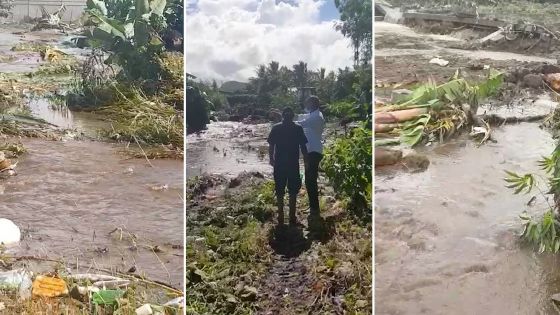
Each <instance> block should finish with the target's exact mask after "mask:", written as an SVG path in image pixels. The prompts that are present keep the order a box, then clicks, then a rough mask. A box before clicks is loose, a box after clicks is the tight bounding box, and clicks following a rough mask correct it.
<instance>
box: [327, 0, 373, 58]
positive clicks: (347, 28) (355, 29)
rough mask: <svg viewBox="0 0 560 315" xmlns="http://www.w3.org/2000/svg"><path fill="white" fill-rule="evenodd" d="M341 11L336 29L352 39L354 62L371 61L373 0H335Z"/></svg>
mask: <svg viewBox="0 0 560 315" xmlns="http://www.w3.org/2000/svg"><path fill="white" fill-rule="evenodd" d="M334 3H335V5H336V8H337V9H338V11H339V12H340V20H341V22H340V23H339V24H337V25H336V29H337V30H339V31H341V32H342V34H343V35H344V36H346V37H348V38H350V40H351V41H352V47H353V48H354V62H355V63H356V64H359V63H360V62H362V63H364V64H367V63H369V62H370V61H371V57H372V50H373V47H372V46H373V39H372V19H371V16H372V11H371V10H372V1H371V0H335V1H334Z"/></svg>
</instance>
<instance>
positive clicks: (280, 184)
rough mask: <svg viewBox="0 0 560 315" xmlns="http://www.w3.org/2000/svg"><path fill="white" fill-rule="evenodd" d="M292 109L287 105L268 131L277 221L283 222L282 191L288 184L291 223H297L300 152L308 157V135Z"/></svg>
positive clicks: (305, 157) (284, 192) (283, 193)
mask: <svg viewBox="0 0 560 315" xmlns="http://www.w3.org/2000/svg"><path fill="white" fill-rule="evenodd" d="M293 120H294V111H293V110H292V109H291V108H286V109H284V111H283V112H282V122H281V123H279V124H276V125H274V126H273V127H272V130H271V131H270V134H269V135H268V143H269V149H268V152H269V157H270V165H272V166H273V167H274V184H275V190H276V198H277V202H278V225H283V224H284V195H285V194H286V186H288V195H289V198H290V199H289V206H290V225H296V224H297V220H296V199H297V194H298V192H299V190H300V188H301V177H300V175H299V152H300V150H301V153H302V154H303V158H304V160H306V159H307V147H306V146H305V144H306V143H307V138H306V137H305V134H304V133H303V128H302V127H301V126H299V125H296V124H295V123H294V121H293Z"/></svg>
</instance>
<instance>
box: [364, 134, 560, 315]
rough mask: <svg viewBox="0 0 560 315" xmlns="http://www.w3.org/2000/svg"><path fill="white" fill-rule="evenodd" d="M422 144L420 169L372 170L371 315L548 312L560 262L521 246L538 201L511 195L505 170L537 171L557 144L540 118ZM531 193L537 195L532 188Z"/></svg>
mask: <svg viewBox="0 0 560 315" xmlns="http://www.w3.org/2000/svg"><path fill="white" fill-rule="evenodd" d="M494 138H495V139H496V140H497V143H489V144H486V145H483V146H481V147H476V144H475V143H473V142H472V141H471V140H469V139H459V140H456V141H453V142H451V143H448V144H444V145H441V146H438V147H436V148H433V149H429V150H426V152H425V153H426V154H427V155H428V157H429V158H430V160H431V165H430V167H429V168H428V170H427V171H426V172H423V173H416V174H411V173H403V172H394V171H391V170H388V169H377V170H376V194H375V201H376V210H375V238H376V239H375V259H376V261H375V287H376V290H375V303H376V314H555V311H554V308H553V306H552V303H551V301H550V296H551V295H552V294H555V293H558V292H560V271H559V269H558V264H559V263H560V260H559V259H558V258H555V257H552V255H545V254H542V255H539V254H537V253H535V252H534V251H533V250H532V249H530V248H526V247H525V246H523V245H522V244H521V243H520V242H519V241H518V238H517V235H518V234H519V233H520V232H521V229H522V227H521V220H520V219H519V218H518V215H519V214H520V213H521V212H522V211H523V210H527V211H528V212H529V213H531V214H538V213H542V211H543V210H544V209H546V207H547V202H546V201H545V200H544V198H540V199H538V200H539V201H538V202H537V204H536V205H534V206H532V207H529V206H527V205H526V204H527V202H528V201H529V199H530V198H531V197H532V195H521V196H516V195H513V193H512V191H511V190H510V189H508V188H506V187H505V182H504V181H503V178H504V170H511V171H515V172H519V173H522V174H523V173H529V172H537V173H538V169H539V167H538V165H537V163H536V161H537V160H539V159H540V158H541V156H543V155H549V154H550V153H551V152H552V150H553V145H554V141H553V140H552V138H551V136H550V134H549V133H548V132H546V131H544V130H542V129H540V128H539V126H538V124H529V123H524V124H519V125H511V126H506V127H503V128H501V129H498V130H494ZM537 194H538V193H537Z"/></svg>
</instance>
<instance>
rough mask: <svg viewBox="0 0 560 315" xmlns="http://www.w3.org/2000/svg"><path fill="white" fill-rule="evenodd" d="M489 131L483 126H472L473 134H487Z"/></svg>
mask: <svg viewBox="0 0 560 315" xmlns="http://www.w3.org/2000/svg"><path fill="white" fill-rule="evenodd" d="M487 132H488V130H486V128H483V127H472V131H471V136H478V135H485V134H486V133H487Z"/></svg>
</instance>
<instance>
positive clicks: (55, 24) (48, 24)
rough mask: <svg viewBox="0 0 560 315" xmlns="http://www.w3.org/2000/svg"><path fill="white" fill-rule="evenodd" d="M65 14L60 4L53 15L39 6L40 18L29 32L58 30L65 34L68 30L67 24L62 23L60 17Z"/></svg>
mask: <svg viewBox="0 0 560 315" xmlns="http://www.w3.org/2000/svg"><path fill="white" fill-rule="evenodd" d="M64 12H66V7H65V6H64V5H63V4H61V5H60V8H59V9H58V10H56V11H55V12H54V13H49V12H48V11H47V10H46V9H45V7H43V6H41V18H40V19H39V21H38V22H37V25H35V26H34V27H33V28H32V29H31V31H39V30H45V29H47V30H48V29H59V30H61V31H62V32H65V31H66V29H68V28H69V26H68V24H66V23H63V22H62V15H63V14H64Z"/></svg>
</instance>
